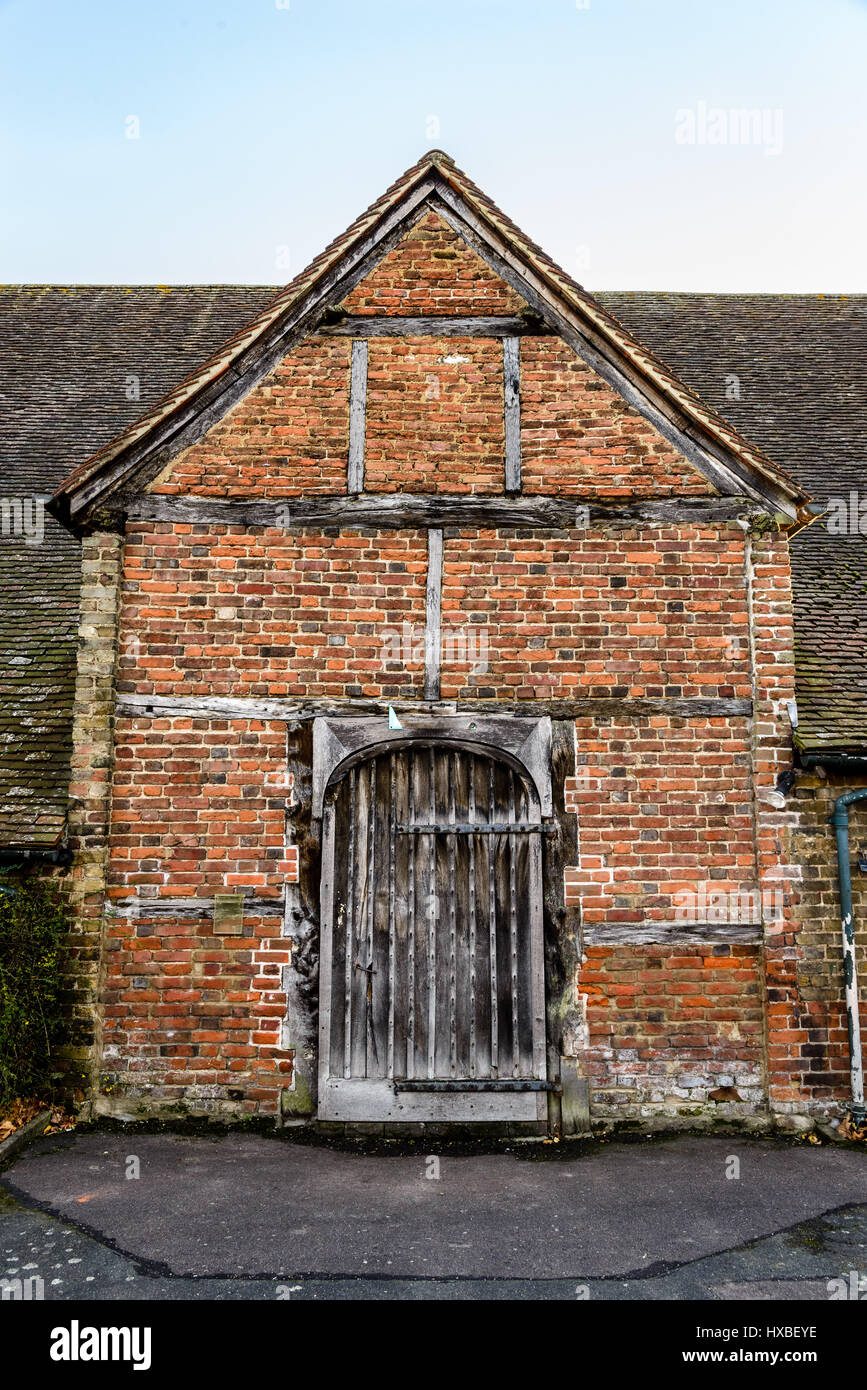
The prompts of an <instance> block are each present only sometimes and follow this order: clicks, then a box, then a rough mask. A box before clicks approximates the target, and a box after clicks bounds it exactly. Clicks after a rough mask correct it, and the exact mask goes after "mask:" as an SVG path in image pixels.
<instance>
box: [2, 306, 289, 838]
mask: <svg viewBox="0 0 867 1390" xmlns="http://www.w3.org/2000/svg"><path fill="white" fill-rule="evenodd" d="M273 294H274V291H273V289H257V288H254V287H249V286H234V285H218V286H214V285H200V286H196V287H190V286H179V287H175V288H172V289H171V290H167V289H159V288H155V287H153V286H146V287H144V286H136V287H129V288H125V287H122V286H111V287H106V286H87V285H76V286H60V285H23V286H22V285H5V286H2V287H0V477H2V480H3V481H2V486H0V493H2V496H3V497H4V498H7V499H33V498H36V497H39V496H42V497H48V496H50V495H51V493H52V492H53V491H54V489H55V488H56V487H57V484H58V483H59V482H60V480H61V479H62V478H63V477H64V476H65V475H66V474H67V473H68V472H69V466H70V463H72V464H75V463H78V462H81V461H82V460H84V459H85V458H88V457H89V456H90V455H91V454H92V453H93V452H94V449H95V448H97V449H98V448H100V447H101V446H102V445H103V444H105V443H107V442H108V440H110V439H112V438H113V437H114V436H115V435H116V434H117V433H118V431H119V430H122V429H124V428H126V426H127V425H129V424H130V423H131V422H132V421H133V420H135V419H136V417H137V416H138V415H139V414H140V413H141V411H142V409H147V408H148V407H149V406H150V405H151V404H152V403H153V402H154V401H155V400H158V399H159V397H160V396H162V395H163V394H164V392H165V391H166V390H168V389H169V388H170V387H171V386H173V385H174V384H175V383H176V382H177V381H179V380H180V379H181V378H183V377H184V376H186V375H187V373H188V372H190V371H191V370H192V369H193V368H194V367H195V366H197V365H198V364H199V363H200V362H201V361H202V360H203V359H205V358H207V357H208V356H210V354H211V353H212V352H213V351H214V349H215V348H216V347H217V346H218V345H219V344H220V343H222V342H223V341H225V339H226V338H227V337H229V336H230V335H231V334H232V333H234V332H236V331H237V329H238V327H239V326H240V325H241V324H243V323H245V322H247V321H248V320H249V319H250V318H252V317H253V316H254V315H255V314H257V313H258V312H259V311H260V309H261V308H262V305H263V304H264V303H265V302H266V301H267V300H269V299H271V298H272V297H273ZM129 377H137V378H138V380H139V384H140V398H139V399H138V400H129V399H127V390H128V385H129V384H128V381H127V378H129ZM44 526H45V539H44V543H43V544H41V545H28V544H26V542H25V538H24V537H23V536H21V537H19V536H16V535H14V534H7V535H0V844H3V845H16V846H17V845H44V846H50V845H53V844H54V843H55V842H56V841H57V840H58V839H59V838H60V837H61V836H62V834H63V831H64V827H65V820H66V804H67V786H68V782H69V756H70V744H71V725H72V697H73V691H74V685H75V654H76V647H77V640H78V588H79V569H80V546H79V543H78V541H77V539H76V538H75V537H73V536H71V535H70V534H69V532H68V531H66V530H65V529H64V528H63V527H62V526H60V525H59V523H58V522H56V521H55V520H54V518H53V517H52V516H50V515H48V514H47V513H46V514H45V517H44Z"/></svg>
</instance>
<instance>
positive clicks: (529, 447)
mask: <svg viewBox="0 0 867 1390" xmlns="http://www.w3.org/2000/svg"><path fill="white" fill-rule="evenodd" d="M520 353H521V460H522V462H521V476H522V481H523V486H524V490H525V491H526V492H538V493H552V494H566V495H572V494H575V495H579V496H586V497H598V498H600V499H614V498H618V497H642V496H654V497H664V496H675V495H677V496H692V495H696V496H698V495H702V494H705V495H708V494H711V493H712V492H713V488H712V487H711V485H710V483H709V482H708V481H707V479H706V478H705V477H703V475H702V474H701V473H699V472H698V470H697V469H695V468H693V467H692V466H691V464H689V463H687V461H686V459H684V457H683V456H682V455H681V454H679V453H678V451H677V450H676V449H675V448H673V446H672V445H671V444H669V443H667V441H666V440H664V439H663V438H662V436H661V435H660V434H659V433H658V432H657V430H655V429H654V428H653V426H652V425H650V424H649V423H648V422H647V420H645V419H644V417H643V416H641V415H639V413H638V411H637V410H634V409H633V407H632V406H630V405H627V403H626V401H624V399H623V397H622V396H619V395H618V394H617V392H616V391H614V390H613V389H612V387H610V386H609V385H608V384H607V382H605V381H603V380H602V378H601V377H600V376H599V375H598V374H597V373H596V372H594V371H593V370H592V368H590V367H588V366H587V365H586V363H584V362H582V361H581V359H580V358H579V357H576V355H575V353H574V352H573V351H572V350H571V349H570V348H569V347H567V345H566V343H564V342H563V341H562V340H561V339H560V338H535V337H525V338H521V346H520Z"/></svg>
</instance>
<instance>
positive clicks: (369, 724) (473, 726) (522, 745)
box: [312, 711, 552, 819]
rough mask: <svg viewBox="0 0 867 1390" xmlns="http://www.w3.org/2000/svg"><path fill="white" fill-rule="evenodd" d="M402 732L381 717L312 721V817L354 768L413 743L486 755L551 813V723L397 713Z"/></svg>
mask: <svg viewBox="0 0 867 1390" xmlns="http://www.w3.org/2000/svg"><path fill="white" fill-rule="evenodd" d="M400 720H401V724H402V725H403V727H402V728H400V729H392V728H389V724H388V719H387V718H385V717H381V716H379V717H378V716H359V717H358V718H356V719H353V718H348V719H347V718H339V719H338V718H330V717H328V716H322V717H320V718H318V719H315V720H314V721H313V806H312V811H313V816H314V818H316V819H320V818H321V816H322V811H323V806H324V801H325V792H326V790H327V788H328V787H329V786H330V785H331V784H332V783H335V782H338V781H339V780H340V779H341V777H342V776H343V774H344V773H345V772H348V771H349V769H350V767H352V766H353V765H355V764H357V763H360V762H363V761H365V760H366V759H367V758H368V757H372V756H373V755H374V754H375V753H376V752H377V751H389V750H396V749H398V748H406V747H411V746H412V745H413V744H422V745H424V744H432V743H436V744H439V745H440V746H443V745H445V746H452V747H454V748H455V749H464V750H465V751H467V752H474V753H478V754H481V755H483V756H484V755H485V754H488V755H489V756H490V757H493V758H498V759H500V760H501V761H503V762H506V763H508V764H510V765H511V766H512V767H514V769H515V771H516V772H518V773H519V774H521V775H523V776H524V777H526V778H528V780H529V781H530V783H531V786H532V787H533V789H534V790H535V793H536V796H537V797H538V802H539V814H540V815H542V816H550V815H551V814H552V800H551V721H550V719H548V718H547V717H545V718H542V719H524V718H521V717H518V716H516V717H510V716H508V715H505V716H501V715H480V714H465V715H453V716H447V717H438V716H432V715H414V714H408V713H406V712H405V711H401V714H400Z"/></svg>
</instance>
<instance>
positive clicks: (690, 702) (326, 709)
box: [117, 693, 753, 732]
mask: <svg viewBox="0 0 867 1390" xmlns="http://www.w3.org/2000/svg"><path fill="white" fill-rule="evenodd" d="M390 708H393V709H394V710H395V711H396V713H397V714H399V715H400V717H401V720H402V722H404V723H405V727H406V729H407V730H408V731H409V732H412V729H413V722H412V720H413V716H418V717H420V718H422V719H427V720H429V719H430V717H431V716H432V715H433V716H438V717H448V716H449V715H459V714H498V715H503V716H509V715H517V716H527V715H530V716H535V717H537V718H541V717H542V716H544V715H547V716H548V717H549V718H551V719H582V718H587V717H590V718H613V719H646V718H649V717H650V716H652V715H668V716H670V717H671V718H673V719H706V718H735V719H738V718H749V716H750V715H751V714H752V712H753V705H752V701H751V700H740V699H735V698H733V697H726V696H721V697H718V698H710V697H709V698H707V699H703V698H698V697H697V698H688V699H676V698H671V699H665V698H662V697H660V698H656V697H651V696H647V697H637V698H635V699H607V698H605V697H604V696H602V697H599V698H596V697H595V696H594V697H591V696H588V697H587V698H586V699H577V700H513V701H508V700H458V701H455V700H450V701H430V700H428V701H425V700H415V701H410V700H396V699H393V700H363V699H357V700H355V699H347V700H305V701H294V700H285V699H274V700H269V699H261V700H260V699H254V698H246V697H239V698H234V697H232V696H222V695H179V696H175V695H135V694H131V693H128V694H121V695H120V696H118V700H117V712H118V714H119V715H124V716H126V717H128V718H133V719H140V718H152V719H164V718H168V719H277V720H284V719H285V720H286V721H287V722H289V723H295V722H301V721H304V720H305V719H316V718H318V717H319V716H320V715H339V716H343V717H346V718H351V717H353V716H354V717H356V718H358V717H361V716H368V717H373V718H382V719H386V720H387V718H388V711H389V709H390ZM422 727H423V726H422Z"/></svg>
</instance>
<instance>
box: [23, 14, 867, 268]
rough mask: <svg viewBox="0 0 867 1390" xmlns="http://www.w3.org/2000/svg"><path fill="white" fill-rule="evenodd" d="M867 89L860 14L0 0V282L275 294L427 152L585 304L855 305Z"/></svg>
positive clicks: (866, 199) (864, 195)
mask: <svg viewBox="0 0 867 1390" xmlns="http://www.w3.org/2000/svg"><path fill="white" fill-rule="evenodd" d="M865 74H867V4H865V3H863V0H725V2H724V0H590V3H589V7H588V8H582V6H581V4H576V0H289V4H288V6H287V5H286V0H173V2H172V0H76V3H70V0H0V190H2V192H0V282H5V283H11V282H17V281H32V282H40V283H58V282H59V283H72V282H79V283H82V282H97V283H124V282H127V283H150V282H155V283H167V284H181V283H203V282H211V281H217V282H222V281H238V282H250V283H269V284H270V283H278V282H283V281H285V280H287V279H289V278H290V277H291V275H293V274H295V273H297V271H298V270H300V269H301V268H302V267H303V266H304V264H306V262H307V261H308V260H310V259H311V258H312V257H313V256H314V255H315V254H316V253H317V252H318V251H319V250H321V248H322V247H323V246H324V245H325V243H326V242H327V241H329V240H330V239H331V238H332V237H333V236H335V235H336V234H338V233H339V232H340V231H342V230H343V228H344V227H345V226H346V225H347V224H348V223H349V222H350V221H351V220H352V219H353V218H354V217H355V216H356V215H357V213H358V212H360V211H361V210H362V208H364V207H365V206H367V204H368V203H370V202H371V201H372V200H373V199H374V198H376V197H377V196H378V195H379V194H380V193H381V192H382V191H383V190H384V189H385V187H386V186H387V185H388V184H389V183H391V182H393V180H394V179H395V178H396V177H397V176H398V174H400V173H401V172H402V171H403V170H404V169H405V168H406V167H407V166H408V165H410V164H412V163H414V162H415V160H416V159H417V158H418V157H419V155H420V154H421V153H422V152H423V151H424V150H425V149H427V148H429V147H431V146H433V145H436V146H439V147H441V148H443V149H445V150H447V151H448V152H449V153H450V154H451V155H453V156H454V158H455V159H456V160H457V162H458V164H460V165H461V167H462V168H464V169H466V171H467V172H468V173H469V174H470V176H471V177H472V178H473V179H475V181H476V182H477V183H479V184H480V185H481V186H482V188H483V189H485V191H486V192H487V193H489V194H490V195H491V196H492V197H493V198H494V199H495V200H496V201H497V202H498V203H499V204H500V206H501V207H502V208H503V209H504V211H505V212H507V213H508V214H509V215H510V216H511V217H513V218H514V220H515V221H517V222H518V224H519V225H520V226H521V227H523V229H524V230H525V231H526V232H528V233H529V234H530V235H531V236H532V237H533V238H534V239H535V240H536V241H539V242H540V243H541V244H542V245H543V246H544V247H545V249H546V250H547V251H548V252H549V253H550V254H551V255H552V256H554V258H555V259H556V260H558V261H560V262H561V263H562V264H563V265H564V266H565V268H566V269H567V270H569V271H570V272H571V273H572V274H576V275H577V277H578V278H579V279H580V280H581V281H582V282H583V283H584V284H586V285H587V286H588V287H589V288H591V289H592V288H600V289H602V288H609V289H611V288H617V289H672V290H674V289H698V290H741V291H749V290H752V291H759V290H767V291H777V292H779V291H787V290H789V291H798V290H801V291H804V290H810V291H826V292H846V291H850V292H856V291H861V292H864V291H867V269H865V255H864V243H865V229H867V192H865V167H867V159H865V155H867V100H865V89H867V77H865ZM702 103H703V104H704V113H705V115H704V118H702V116H701V110H702V107H701V104H702ZM714 108H717V109H718V110H721V111H722V112H723V113H728V112H730V111H732V110H737V109H739V108H754V109H756V110H759V111H762V112H764V113H765V122H766V124H765V127H764V132H763V133H762V131H759V136H758V142H757V143H752V144H742V143H738V144H733V143H731V137H732V134H733V133H736V132H737V129H738V128H737V127H734V128H733V127H732V124H731V120H730V118H729V117H728V115H727V114H726V115H725V116H724V117H720V116H719V115H717V116H714V115H713V109H714ZM684 112H687V113H690V115H684V114H683V113H684ZM678 113H680V115H678ZM780 113H782V114H781V115H780ZM131 116H134V117H137V118H138V121H139V123H140V135H139V138H138V139H129V138H127V118H128V117H131ZM692 118H694V119H695V122H696V124H695V129H694V131H693V132H692V134H694V136H695V143H691V144H690V143H681V142H679V141H678V138H677V134H678V131H679V132H680V135H681V140H682V139H683V137H684V136H687V137H688V136H689V135H690V133H691V131H690V125H691V119H692ZM702 120H703V121H704V123H702ZM708 122H710V124H708ZM714 122H715V124H714ZM722 136H724V137H725V139H726V143H720V140H721V138H722ZM781 136H782V139H780V137H781ZM713 139H715V140H716V141H717V142H716V143H711V140H713ZM287 246H288V248H289V251H288V267H287V266H286V265H285V259H286V257H285V253H284V254H282V255H281V254H280V253H279V252H278V248H282V247H287ZM278 258H279V261H278Z"/></svg>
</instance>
